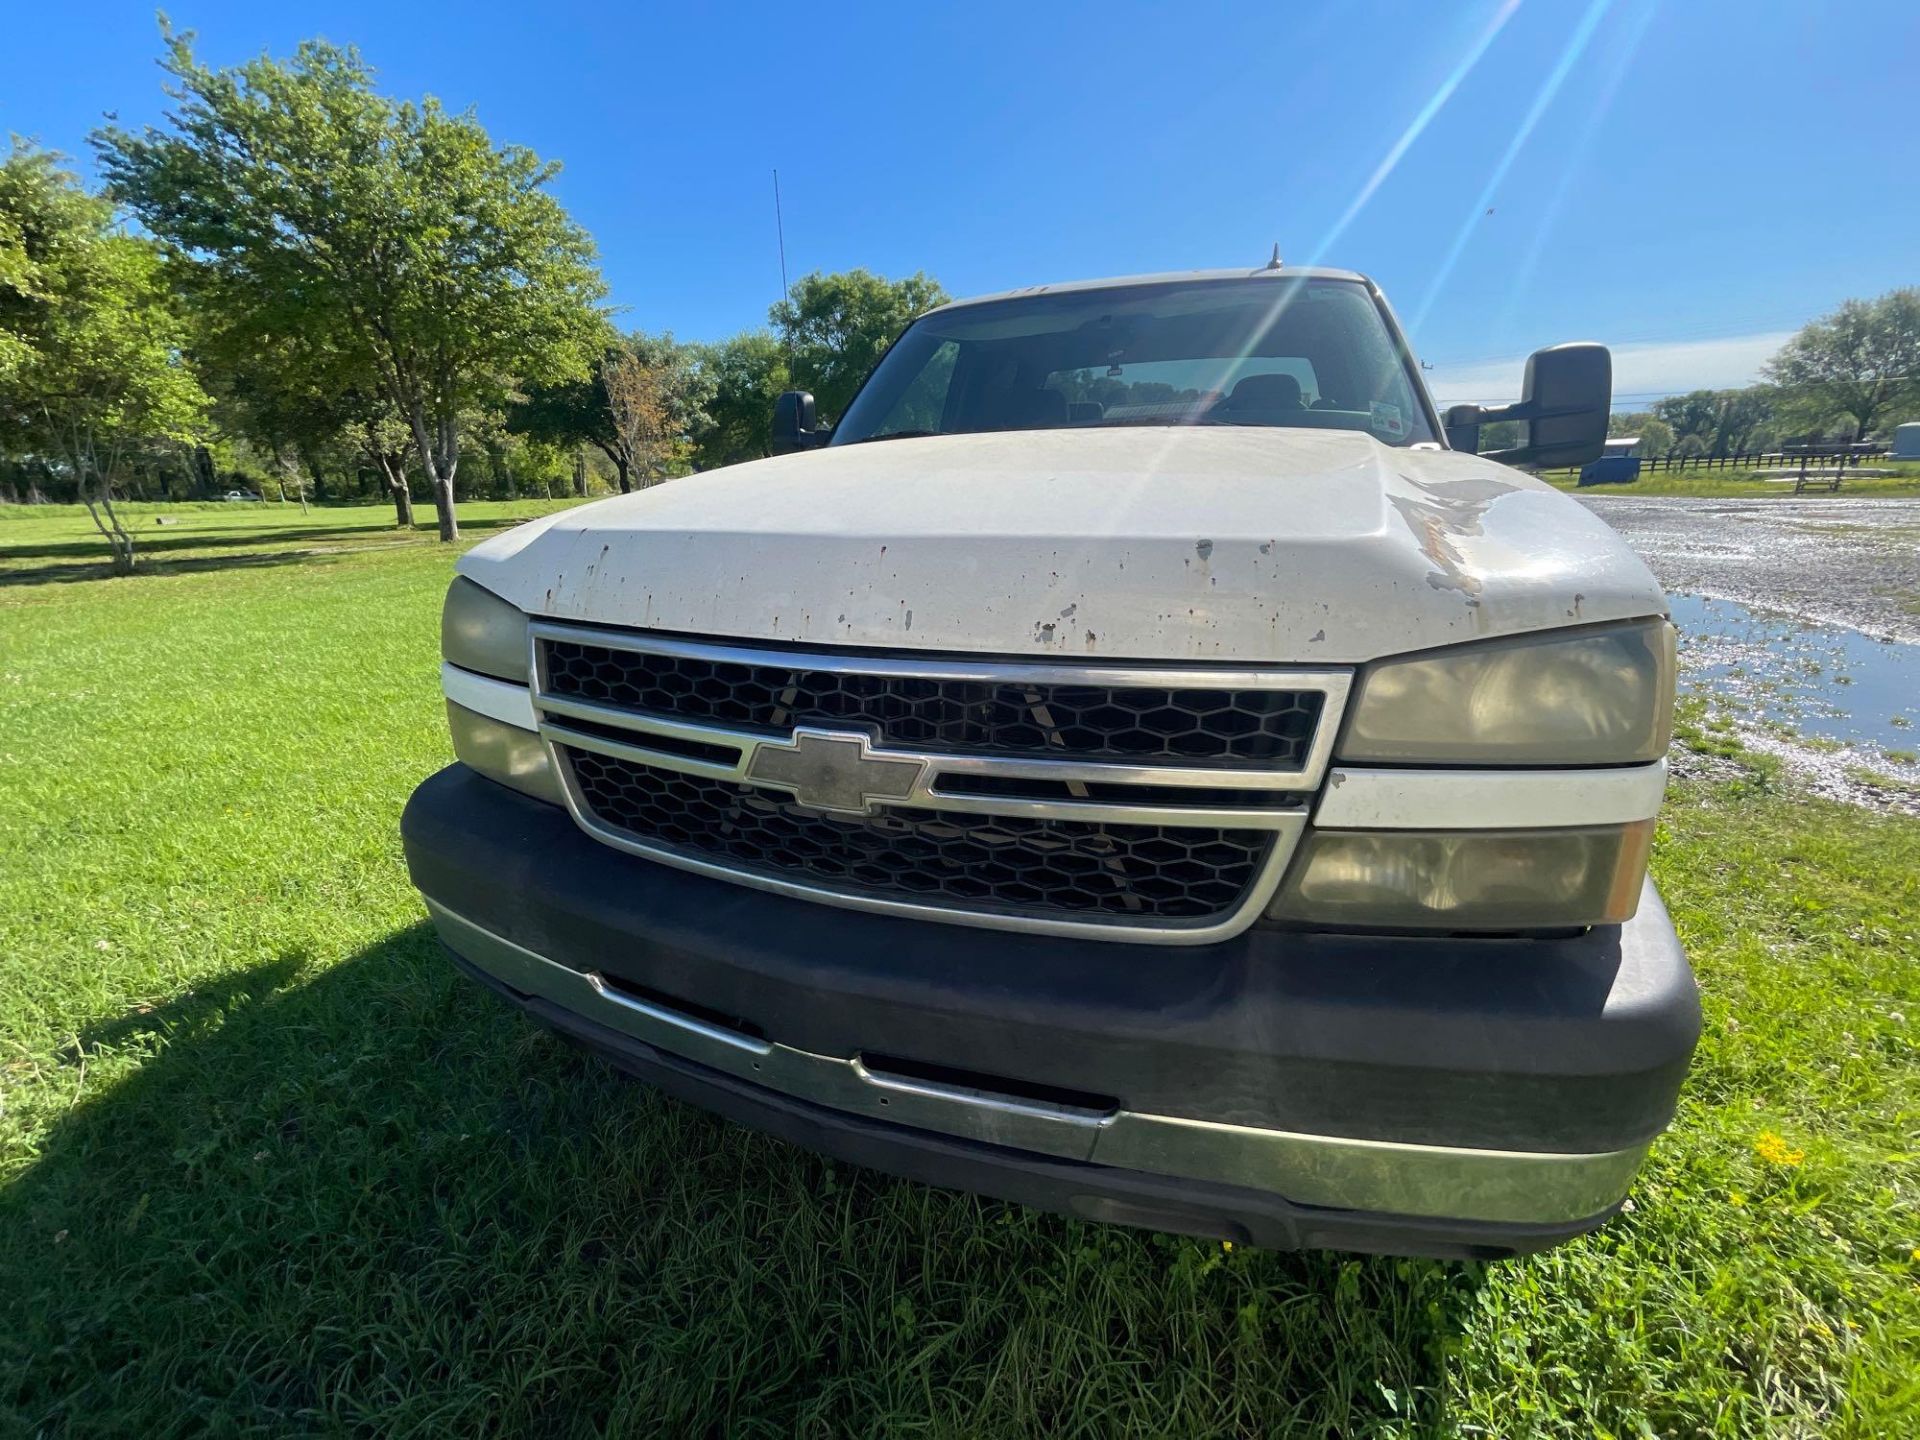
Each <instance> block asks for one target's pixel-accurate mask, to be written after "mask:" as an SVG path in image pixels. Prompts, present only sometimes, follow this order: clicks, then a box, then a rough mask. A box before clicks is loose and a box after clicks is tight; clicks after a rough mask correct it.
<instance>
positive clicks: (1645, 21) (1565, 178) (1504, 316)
mask: <svg viewBox="0 0 1920 1440" xmlns="http://www.w3.org/2000/svg"><path fill="white" fill-rule="evenodd" d="M1659 8H1660V4H1659V0H1646V3H1644V4H1642V5H1641V6H1640V7H1639V9H1638V10H1637V11H1636V12H1634V13H1633V14H1632V16H1631V17H1630V18H1629V19H1628V21H1627V25H1626V40H1625V42H1624V43H1623V44H1622V45H1621V47H1620V53H1619V55H1618V56H1617V57H1615V60H1614V63H1613V65H1612V66H1611V67H1610V68H1609V70H1608V72H1607V75H1606V77H1605V79H1604V80H1602V82H1601V85H1600V90H1599V93H1598V94H1597V95H1596V96H1595V97H1594V99H1593V101H1592V103H1591V104H1590V105H1589V106H1588V107H1587V118H1586V122H1585V123H1584V124H1583V125H1582V126H1581V127H1580V133H1579V135H1578V136H1576V137H1575V139H1574V142H1573V148H1572V149H1570V150H1569V151H1568V152H1567V155H1566V159H1565V161H1564V162H1563V163H1562V164H1561V166H1560V179H1559V181H1558V182H1557V183H1556V184H1555V185H1554V187H1553V194H1552V196H1551V197H1550V198H1549V199H1548V201H1547V208H1546V211H1545V213H1544V214H1542V215H1541V217H1540V223H1539V224H1538V225H1537V226H1536V227H1535V228H1534V232H1533V243H1532V244H1531V245H1529V246H1528V247H1527V253H1526V255H1525V256H1523V257H1522V258H1521V261H1520V264H1519V266H1518V267H1517V268H1516V269H1515V270H1514V272H1513V279H1512V281H1511V283H1510V284H1509V285H1508V287H1507V300H1506V303H1505V304H1504V305H1503V306H1501V308H1500V314H1499V315H1498V317H1497V318H1496V319H1495V321H1494V333H1496V334H1504V333H1505V332H1506V330H1507V327H1508V326H1509V325H1510V324H1511V323H1512V321H1513V317H1514V313H1515V312H1516V311H1517V310H1518V309H1519V306H1520V297H1521V296H1523V295H1525V294H1526V293H1527V287H1528V286H1529V285H1531V284H1532V283H1533V273H1534V271H1536V270H1538V269H1539V268H1540V257H1541V256H1542V255H1543V254H1545V253H1546V248H1547V236H1548V235H1550V234H1551V233H1552V232H1553V224H1554V221H1555V220H1557V219H1558V218H1559V215H1560V211H1561V210H1562V208H1564V207H1565V205H1566V203H1567V196H1568V195H1569V194H1571V193H1572V191H1573V181H1574V177H1575V176H1576V175H1577V174H1578V173H1579V171H1580V162H1581V161H1582V160H1583V159H1585V158H1586V155H1587V152H1588V151H1589V150H1591V149H1592V148H1593V140H1594V137H1595V136H1596V135H1597V134H1599V133H1600V122H1601V121H1602V120H1604V119H1605V118H1606V116H1607V112H1608V111H1609V110H1611V109H1612V108H1613V100H1614V96H1615V95H1616V94H1618V93H1619V90H1620V84H1621V82H1622V81H1623V80H1625V79H1626V78H1627V72H1628V71H1629V70H1631V69H1632V68H1633V59H1634V56H1636V55H1638V54H1639V53H1640V42H1641V41H1642V40H1644V39H1645V38H1646V34H1647V30H1648V29H1649V28H1650V27H1651V26H1652V24H1653V17H1654V13H1655V12H1656V11H1657V10H1658V9H1659Z"/></svg>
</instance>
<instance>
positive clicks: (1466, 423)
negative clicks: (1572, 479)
mask: <svg viewBox="0 0 1920 1440" xmlns="http://www.w3.org/2000/svg"><path fill="white" fill-rule="evenodd" d="M1612 409H1613V356H1612V355H1611V354H1610V353H1609V352H1608V350H1607V347H1606V346H1604V345H1594V344H1591V343H1588V342H1584V341H1581V342H1576V343H1574V344H1571V345H1550V346H1548V347H1547V348H1546V349H1545V350H1536V351H1534V352H1533V354H1531V355H1529V356H1528V357H1527V374H1526V379H1525V381H1524V382H1523V383H1522V386H1521V390H1520V399H1519V401H1518V403H1516V404H1513V405H1454V406H1451V407H1450V408H1449V409H1448V410H1447V443H1448V444H1449V445H1451V446H1452V447H1453V448H1454V449H1456V450H1466V451H1468V452H1470V453H1478V451H1479V449H1480V427H1481V426H1482V425H1489V424H1493V423H1495V422H1498V421H1501V420H1518V421H1521V422H1522V423H1523V424H1524V425H1525V426H1526V439H1525V441H1524V442H1523V443H1521V444H1520V445H1518V446H1516V447H1514V448H1513V449H1511V450H1494V451H1490V452H1489V453H1488V455H1487V458H1488V459H1489V460H1499V461H1502V462H1503V463H1505V464H1508V465H1531V466H1533V467H1534V468H1535V469H1539V470H1559V469H1565V468H1567V467H1570V466H1574V465H1584V464H1586V463H1587V461H1589V460H1597V459H1599V457H1600V452H1601V451H1603V450H1604V449H1606V445H1607V422H1608V419H1609V412H1610V411H1611V410H1612Z"/></svg>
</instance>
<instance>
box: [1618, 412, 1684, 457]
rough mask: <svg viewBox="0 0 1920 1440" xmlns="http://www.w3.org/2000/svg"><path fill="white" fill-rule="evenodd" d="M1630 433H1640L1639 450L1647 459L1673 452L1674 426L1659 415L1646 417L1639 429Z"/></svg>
mask: <svg viewBox="0 0 1920 1440" xmlns="http://www.w3.org/2000/svg"><path fill="white" fill-rule="evenodd" d="M1628 433H1629V434H1638V435H1639V437H1640V445H1639V450H1640V453H1641V455H1643V456H1644V457H1646V458H1647V459H1658V458H1660V457H1661V456H1664V455H1669V454H1671V453H1672V452H1673V445H1674V438H1673V427H1672V426H1671V425H1669V424H1667V422H1666V421H1664V420H1662V419H1660V418H1659V417H1658V416H1654V415H1649V416H1647V417H1645V419H1644V420H1642V421H1641V423H1640V425H1639V427H1638V429H1637V430H1634V431H1629V432H1628Z"/></svg>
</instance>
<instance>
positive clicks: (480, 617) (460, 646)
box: [440, 575, 532, 685]
mask: <svg viewBox="0 0 1920 1440" xmlns="http://www.w3.org/2000/svg"><path fill="white" fill-rule="evenodd" d="M531 654H532V641H530V640H529V639H528V638H527V617H526V613H525V612H524V611H522V610H519V609H516V608H515V607H514V606H512V605H509V604H508V603H507V602H506V601H504V600H502V599H501V598H500V597H499V596H498V595H496V594H494V593H493V592H492V591H491V590H488V589H486V588H484V587H483V586H479V585H476V584H474V583H473V581H471V580H469V579H467V578H466V577H465V576H464V575H462V576H460V577H459V578H458V579H456V580H455V581H454V582H453V584H452V585H451V586H449V587H448V589H447V602H446V604H445V605H444V606H442V607H441V610H440V655H441V658H442V659H444V660H445V661H446V662H447V663H448V664H450V665H458V666H459V667H460V668H461V669H462V670H477V671H479V672H480V673H481V674H482V675H491V676H493V677H494V678H495V679H497V680H518V681H519V682H520V683H521V684H522V685H524V684H526V683H527V678H528V677H527V664H528V657H529V656H530V655H531Z"/></svg>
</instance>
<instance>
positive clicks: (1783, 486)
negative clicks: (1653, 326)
mask: <svg viewBox="0 0 1920 1440" xmlns="http://www.w3.org/2000/svg"><path fill="white" fill-rule="evenodd" d="M1814 468H1819V469H1830V468H1832V467H1831V466H1830V465H1827V466H1818V467H1814ZM1866 468H1867V469H1869V470H1889V471H1891V472H1892V473H1891V474H1888V475H1876V476H1870V477H1867V478H1865V479H1862V478H1860V477H1858V476H1855V475H1853V474H1849V475H1848V476H1847V478H1846V480H1845V481H1844V482H1842V484H1841V487H1840V489H1839V490H1838V491H1832V490H1808V491H1805V492H1803V493H1802V494H1800V495H1798V496H1796V495H1795V494H1794V493H1793V485H1792V484H1791V481H1792V478H1793V471H1791V470H1752V471H1744V470H1679V471H1668V470H1662V471H1658V472H1649V473H1647V474H1645V475H1643V476H1642V478H1640V479H1638V480H1635V481H1632V482H1631V483H1629V484H1626V485H1589V486H1586V487H1584V488H1582V486H1581V485H1580V478H1579V473H1578V472H1577V471H1573V470H1555V471H1552V472H1550V473H1548V474H1545V475H1543V476H1542V477H1541V478H1542V479H1544V480H1546V481H1547V482H1548V483H1549V484H1551V485H1553V486H1554V487H1555V488H1557V489H1560V490H1575V491H1578V492H1579V493H1580V494H1582V495H1625V496H1629V497H1631V496H1639V495H1692V496H1694V497H1696V498H1698V499H1714V500H1726V499H1731V498H1734V497H1739V498H1741V499H1747V500H1752V499H1760V500H1778V499H1782V498H1784V499H1788V500H1793V499H1800V500H1809V499H1812V500H1831V499H1834V498H1835V496H1836V495H1838V496H1839V497H1842V498H1847V499H1868V500H1871V499H1876V498H1878V499H1887V500H1900V499H1912V498H1913V497H1915V496H1920V465H1917V464H1915V463H1914V462H1912V461H1910V460H1874V461H1869V462H1868V464H1867V466H1866ZM1783 481H1784V482H1788V483H1782V482H1783Z"/></svg>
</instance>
